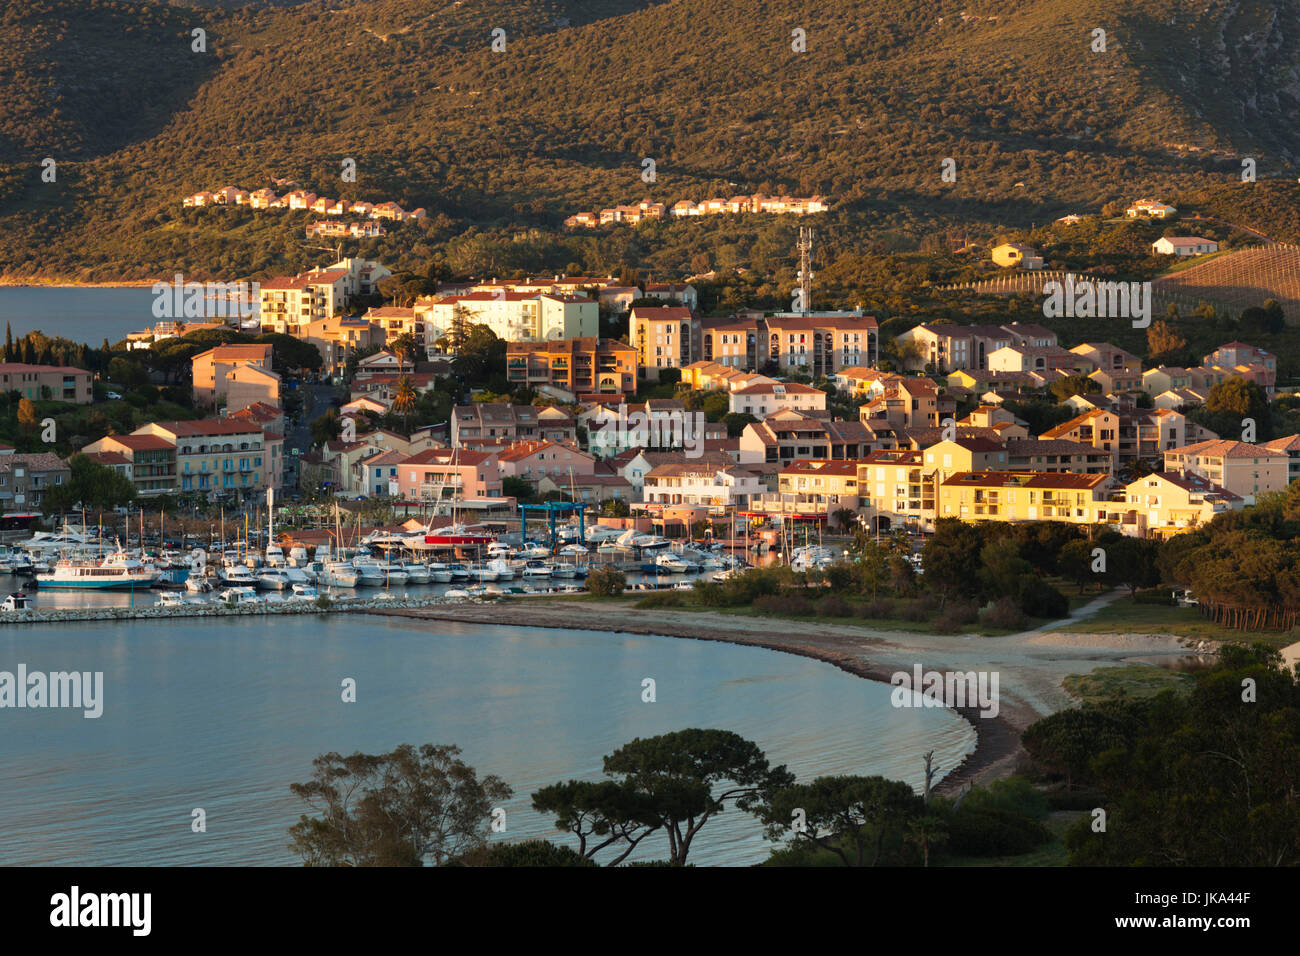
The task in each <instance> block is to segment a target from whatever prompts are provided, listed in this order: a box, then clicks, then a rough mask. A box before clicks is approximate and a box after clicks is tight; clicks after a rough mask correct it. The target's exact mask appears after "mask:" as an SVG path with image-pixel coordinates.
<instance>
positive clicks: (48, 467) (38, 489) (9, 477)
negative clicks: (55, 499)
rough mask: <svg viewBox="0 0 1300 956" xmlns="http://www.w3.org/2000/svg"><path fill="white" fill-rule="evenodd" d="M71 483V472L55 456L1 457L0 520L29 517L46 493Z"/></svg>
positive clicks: (32, 454)
mask: <svg viewBox="0 0 1300 956" xmlns="http://www.w3.org/2000/svg"><path fill="white" fill-rule="evenodd" d="M71 479H72V468H71V467H70V466H69V465H68V463H67V462H65V461H64V460H63V459H62V458H60V457H59V456H58V455H56V454H54V453H53V452H48V451H42V452H34V453H30V454H6V455H0V516H3V517H9V518H13V517H18V516H20V515H26V516H30V515H32V514H33V513H37V512H39V511H40V510H41V502H42V501H43V500H44V498H45V493H46V492H47V491H49V490H50V489H51V488H54V487H57V486H58V485H62V484H66V483H67V482H68V481H70V480H71Z"/></svg>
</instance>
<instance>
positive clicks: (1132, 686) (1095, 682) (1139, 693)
mask: <svg viewBox="0 0 1300 956" xmlns="http://www.w3.org/2000/svg"><path fill="white" fill-rule="evenodd" d="M1193 682H1194V678H1193V677H1192V675H1191V674H1189V673H1187V672H1186V671H1172V670H1167V669H1166V668H1163V667H1155V666H1153V665H1151V664H1128V665H1124V666H1121V667H1099V668H1097V670H1095V671H1093V672H1092V673H1091V674H1071V675H1070V676H1069V677H1067V678H1066V679H1065V680H1063V681H1062V682H1061V686H1062V687H1064V688H1065V690H1066V692H1067V693H1069V694H1070V695H1071V696H1073V697H1076V698H1078V699H1079V700H1081V701H1083V702H1084V703H1089V704H1098V703H1101V702H1102V701H1104V700H1109V699H1111V698H1113V697H1116V696H1120V695H1123V696H1124V697H1127V698H1130V699H1133V698H1138V699H1140V698H1144V697H1154V696H1155V695H1156V694H1158V693H1160V692H1161V691H1163V690H1186V689H1188V688H1190V687H1191V686H1192V684H1193Z"/></svg>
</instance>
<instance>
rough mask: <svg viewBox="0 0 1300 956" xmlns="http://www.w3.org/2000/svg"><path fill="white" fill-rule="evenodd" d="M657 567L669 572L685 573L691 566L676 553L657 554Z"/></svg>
mask: <svg viewBox="0 0 1300 956" xmlns="http://www.w3.org/2000/svg"><path fill="white" fill-rule="evenodd" d="M655 567H657V568H658V569H659V570H660V571H666V572H668V573H669V574H685V573H686V572H687V571H689V570H690V566H689V565H688V564H687V563H686V562H685V561H683V560H682V559H681V558H679V557H678V556H677V555H675V554H659V555H656V556H655Z"/></svg>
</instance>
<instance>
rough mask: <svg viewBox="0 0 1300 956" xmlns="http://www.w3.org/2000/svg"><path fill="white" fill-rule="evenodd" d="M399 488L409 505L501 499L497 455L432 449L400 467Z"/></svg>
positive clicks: (398, 474) (460, 449) (398, 475)
mask: <svg viewBox="0 0 1300 956" xmlns="http://www.w3.org/2000/svg"><path fill="white" fill-rule="evenodd" d="M396 467H397V475H396V478H397V486H398V488H399V489H400V493H401V497H402V498H403V499H404V500H406V501H432V500H434V499H437V498H453V497H454V498H500V497H501V470H500V469H499V468H498V467H497V459H496V455H494V454H491V453H489V452H482V451H470V450H468V449H465V448H430V449H428V450H427V451H422V452H420V453H419V454H417V455H412V456H410V457H409V458H405V459H403V460H402V461H401V463H400V464H398V465H397V466H396Z"/></svg>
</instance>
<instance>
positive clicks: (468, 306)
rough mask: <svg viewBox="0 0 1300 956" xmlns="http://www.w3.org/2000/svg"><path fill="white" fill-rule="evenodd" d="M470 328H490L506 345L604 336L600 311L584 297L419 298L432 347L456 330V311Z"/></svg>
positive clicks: (418, 315) (488, 295)
mask: <svg viewBox="0 0 1300 956" xmlns="http://www.w3.org/2000/svg"><path fill="white" fill-rule="evenodd" d="M458 308H459V309H461V310H463V312H464V319H465V321H466V322H468V323H469V324H470V325H485V326H487V327H488V328H489V329H491V330H492V333H493V334H494V335H496V337H497V338H499V339H503V340H505V341H507V342H544V341H548V340H557V339H576V338H585V337H595V336H598V335H599V334H600V306H599V304H598V303H596V302H595V301H593V300H591V299H588V298H587V297H586V296H582V295H553V294H550V293H532V292H506V291H495V292H470V293H467V294H465V295H446V296H426V297H423V298H419V299H416V301H415V316H416V319H417V320H419V321H421V322H422V323H423V324H424V326H425V335H426V337H427V341H428V342H429V344H432V343H433V342H434V341H436V340H437V339H438V338H441V337H442V336H444V335H446V334H447V332H448V331H450V330H451V329H452V328H453V324H454V322H455V319H456V310H457V309H458Z"/></svg>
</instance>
